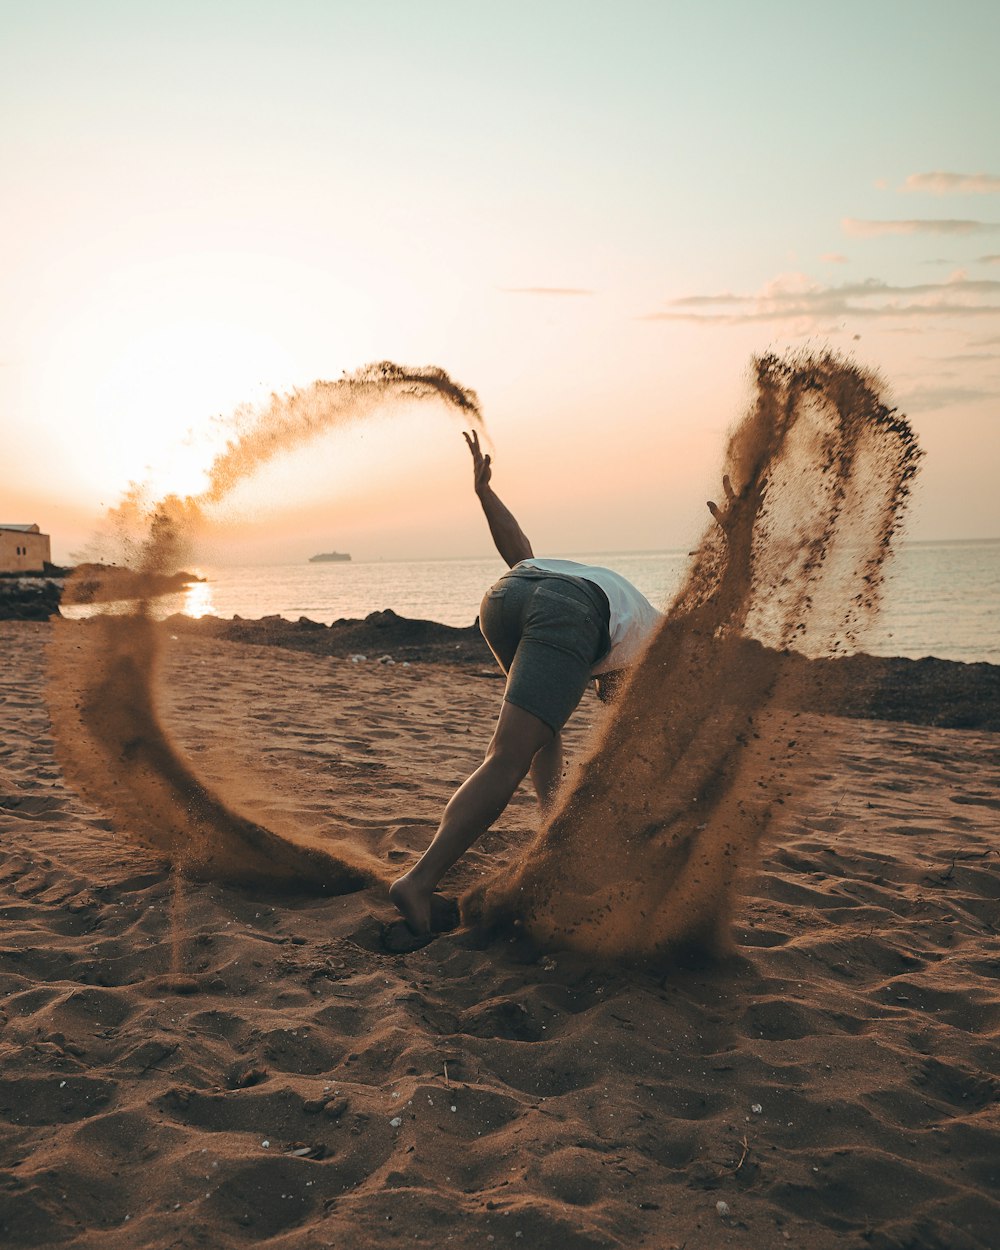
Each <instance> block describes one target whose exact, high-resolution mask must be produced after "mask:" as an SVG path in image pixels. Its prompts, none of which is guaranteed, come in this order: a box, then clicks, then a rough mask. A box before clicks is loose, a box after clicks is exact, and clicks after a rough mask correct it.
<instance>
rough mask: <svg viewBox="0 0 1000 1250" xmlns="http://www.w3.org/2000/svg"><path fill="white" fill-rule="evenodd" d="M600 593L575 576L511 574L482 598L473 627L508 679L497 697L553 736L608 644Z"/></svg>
mask: <svg viewBox="0 0 1000 1250" xmlns="http://www.w3.org/2000/svg"><path fill="white" fill-rule="evenodd" d="M610 616H611V611H610V608H609V607H608V601H607V598H606V596H605V594H604V592H603V591H602V590H601V589H600V588H599V587H598V586H595V585H594V584H593V582H588V581H586V580H585V579H584V578H582V577H571V576H568V575H566V574H562V573H548V572H545V571H544V570H541V569H531V568H527V569H512V570H511V571H510V572H509V573H505V574H504V576H503V577H501V578H500V580H499V581H498V582H497V584H496V585H495V586H493V587H492V588H491V589H490V590H488V591H487V592H486V594H485V595H484V596H483V602H482V604H481V605H480V608H479V628H480V629H481V630H482V632H483V637H484V638H485V639H486V641H487V642H488V643H489V647H490V650H491V651H492V652H493V654H494V655H495V656H496V659H497V663H498V664H499V665H500V667H501V668H502V669H503V671H504V672H505V673H506V674H507V688H506V690H505V691H504V698H505V699H506V700H507V702H508V703H513V704H514V705H515V707H519V708H523V709H524V710H525V711H526V712H530V713H531V714H532V715H533V716H537V717H538V719H539V720H542V721H544V722H545V723H546V725H548V726H550V728H551V729H553V730H554V731H555V732H556V733H558V732H559V730H560V729H562V727H563V725H565V724H566V722H567V721H568V720H569V718H570V716H571V715H572V713H573V710H574V708H575V707H576V705H577V704H578V703H579V702H580V699H581V698H582V697H583V692H584V691H585V690H586V688H587V682H588V681H589V680H590V670H591V668H592V667H593V666H594V664H596V663H597V661H598V660H599V659H600V657H601V656H602V655H604V654H605V653H606V652H607V650H608V648H609V647H610V645H611V639H610V636H609V634H608V626H609V622H610Z"/></svg>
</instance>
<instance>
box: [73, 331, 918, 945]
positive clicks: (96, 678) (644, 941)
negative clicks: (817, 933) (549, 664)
mask: <svg viewBox="0 0 1000 1250" xmlns="http://www.w3.org/2000/svg"><path fill="white" fill-rule="evenodd" d="M753 368H754V384H755V393H754V396H753V398H752V401H751V404H750V407H749V410H748V412H747V414H746V416H745V417H744V418H743V420H742V421H740V422H739V423H738V425H737V426H736V427H735V429H734V430H733V432H732V434H731V436H730V439H729V444H728V447H727V451H726V458H725V472H726V474H727V475H728V477H729V478H730V479H731V482H732V486H733V494H734V498H733V499H732V501H731V502H729V503H728V505H727V506H726V508H725V512H724V516H723V521H722V524H717V523H716V522H715V521H712V522H711V523H710V525H709V526H708V527H707V529H706V532H705V534H704V536H703V538H702V539H701V541H700V543H699V545H698V547H697V549H696V551H695V552H694V553H693V556H692V560H691V563H690V566H689V569H688V572H687V575H686V579H685V581H684V584H683V585H682V588H681V590H680V592H679V593H678V595H677V596H676V599H675V601H674V602H673V604H672V605H671V606H670V607H669V609H668V610H667V611H666V614H665V617H664V621H663V623H662V626H661V628H660V629H659V631H658V632H657V634H656V636H655V637H654V638H653V639H652V641H651V643H650V645H649V646H648V648H647V650H646V653H645V655H644V657H643V659H642V660H641V662H640V663H639V664H638V665H637V666H636V667H635V668H634V670H633V672H632V674H631V677H630V679H629V681H628V682H627V684H626V685H625V687H624V689H623V691H622V693H621V694H620V695H619V697H618V699H617V701H616V704H615V706H614V709H613V711H612V713H611V714H610V715H609V716H608V717H607V718H606V719H605V721H604V723H603V725H602V726H601V727H600V729H599V730H598V733H597V736H596V737H595V738H594V739H593V740H592V741H591V742H590V743H589V745H588V746H587V748H586V749H585V751H584V752H583V754H582V757H581V759H580V761H579V763H578V764H577V765H576V767H575V770H574V772H573V775H572V776H571V777H570V779H569V780H568V782H567V784H566V785H565V786H564V789H563V793H562V795H561V797H560V800H559V803H558V806H557V808H556V810H555V811H554V813H553V814H552V815H551V816H550V818H549V819H548V821H547V823H546V824H545V826H544V827H543V828H542V829H541V831H540V832H539V835H538V837H537V839H536V842H535V844H534V846H533V847H532V848H531V850H530V852H529V853H528V854H527V855H526V856H525V859H524V863H523V866H522V867H521V869H520V870H519V871H518V872H516V873H513V874H511V872H510V871H509V870H504V872H503V873H502V874H499V873H498V874H497V876H495V877H494V878H491V879H488V880H487V881H486V882H485V883H484V884H482V885H480V886H479V887H477V889H476V890H475V891H473V892H472V893H470V894H469V895H467V896H466V897H465V898H464V899H463V900H462V909H463V916H464V918H465V919H466V921H468V922H470V923H473V924H477V925H480V926H483V927H486V928H489V929H511V928H515V929H517V930H519V931H521V932H523V933H526V934H527V935H529V936H530V937H531V938H532V939H533V940H534V941H535V942H537V943H538V944H539V945H543V946H554V947H567V946H569V947H575V948H578V949H580V950H584V951H587V952H590V953H592V954H595V955H601V956H608V957H612V958H624V959H633V960H640V961H646V960H658V959H661V958H662V957H663V956H664V955H666V954H667V953H669V952H671V951H674V950H676V949H677V948H679V947H683V946H696V947H698V948H699V949H701V950H704V951H708V952H710V953H712V954H724V953H726V952H727V951H729V950H730V949H731V948H732V937H731V918H732V911H733V905H734V900H735V898H736V892H737V888H738V882H739V878H740V874H741V873H742V872H744V871H745V870H746V869H747V867H748V866H749V865H750V864H752V862H753V859H754V853H755V850H756V848H757V846H758V844H759V842H760V839H761V838H762V837H763V836H764V835H765V834H766V833H767V831H768V828H769V827H770V825H771V822H772V820H773V818H774V815H775V813H776V811H777V810H779V809H780V808H781V807H782V806H783V805H784V804H785V803H786V801H788V800H789V797H790V796H792V795H793V794H794V793H795V790H796V786H797V785H799V784H801V779H802V776H803V773H804V770H805V766H806V763H807V761H808V760H809V759H810V758H814V755H813V752H814V751H815V750H816V749H818V748H817V746H816V744H814V743H811V742H810V734H811V731H810V728H809V725H808V718H807V717H803V716H802V712H801V709H802V708H804V707H807V706H808V702H809V690H808V688H807V685H808V682H809V680H810V677H809V668H808V666H804V665H802V664H801V663H799V664H790V663H787V662H786V655H787V654H788V653H789V652H798V653H804V654H805V655H807V656H814V657H821V656H822V657H829V656H837V655H838V654H847V653H850V652H851V651H852V650H853V649H855V647H856V646H857V644H858V643H859V641H860V640H861V638H862V637H863V633H864V630H865V628H866V626H867V625H868V624H869V623H870V621H871V619H872V617H873V615H874V613H875V612H876V611H877V607H878V602H879V590H880V586H881V582H882V578H883V572H884V567H885V562H886V560H887V559H888V558H889V556H890V554H891V549H892V541H893V538H894V537H895V536H896V534H897V532H898V530H899V526H900V524H901V520H902V516H903V512H904V509H905V505H906V502H907V497H908V494H909V490H910V485H911V482H912V479H913V477H914V475H915V473H916V470H917V466H918V463H919V459H920V455H921V453H920V451H919V448H918V447H917V445H916V441H915V439H914V436H913V433H912V431H911V429H910V427H909V425H908V424H907V422H906V420H905V418H903V417H902V416H901V415H899V414H898V413H897V412H895V410H893V409H892V408H890V407H889V406H888V405H887V404H886V403H885V401H884V399H883V398H882V392H883V389H884V388H883V385H882V383H881V381H880V379H879V378H878V377H877V376H876V375H874V374H873V373H872V372H870V371H868V370H865V369H862V368H860V367H859V366H857V365H856V364H854V363H852V362H850V361H847V360H844V359H842V358H840V357H837V356H835V355H833V354H830V353H820V354H814V355H808V354H804V353H803V354H798V355H791V356H786V357H780V358H779V357H777V356H774V355H767V356H762V357H760V358H757V359H755V361H754V365H753ZM397 398H407V399H431V400H436V401H438V402H443V404H444V405H445V406H446V408H448V409H451V410H453V411H457V412H458V413H459V414H460V415H461V416H462V417H463V419H464V420H465V421H466V422H468V423H469V424H472V425H474V426H478V427H479V428H481V427H482V418H481V414H480V411H479V407H478V403H477V400H476V397H475V395H474V394H473V393H472V392H469V391H466V390H464V389H463V388H462V387H460V386H458V385H457V384H456V383H454V382H453V381H452V380H451V379H450V378H448V376H447V374H445V373H444V372H443V371H442V370H440V369H416V370H414V369H404V368H401V367H400V366H397V365H393V364H389V363H382V364H378V365H371V366H367V367H366V368H365V369H362V370H359V371H358V372H357V373H355V374H352V375H349V376H347V377H345V378H343V379H341V380H340V381H339V382H333V383H329V382H317V383H314V384H313V385H312V386H311V387H309V388H307V389H305V390H303V391H297V392H295V393H293V394H292V395H290V396H285V397H275V398H273V399H272V401H271V404H270V405H269V406H268V407H267V408H266V409H264V410H263V411H261V412H259V413H257V414H255V416H254V419H253V421H252V422H251V423H250V424H249V427H248V428H247V430H246V432H245V433H244V434H243V435H241V436H240V437H238V438H236V439H234V440H233V442H231V443H230V445H229V446H228V447H227V448H226V449H225V451H224V452H223V453H222V454H221V455H220V456H218V457H217V458H216V460H215V462H214V463H213V465H212V468H211V471H210V476H209V485H208V487H207V489H206V490H205V491H204V492H203V493H202V494H201V495H199V496H196V497H191V498H186V499H178V498H175V497H171V498H168V499H165V500H162V501H161V502H160V503H159V504H157V505H155V506H154V507H152V508H151V509H144V507H143V505H142V503H141V500H140V499H139V497H138V496H137V495H135V494H133V495H130V496H128V497H126V499H125V500H124V501H123V502H122V504H121V505H120V507H119V508H118V509H117V510H116V513H115V515H114V517H113V518H112V519H113V520H114V522H115V524H116V525H117V526H118V528H119V530H120V532H121V534H122V535H123V538H122V544H123V547H127V550H128V563H129V564H130V565H131V567H132V568H134V569H136V570H137V571H138V572H139V573H140V574H141V573H144V572H145V573H162V572H171V571H173V570H176V569H177V568H179V567H180V566H181V563H182V561H183V559H184V556H185V552H186V550H187V544H188V542H189V541H190V540H191V538H192V537H193V536H196V535H197V533H198V532H199V529H200V527H201V526H202V525H203V524H204V510H205V509H206V508H208V507H210V505H212V504H214V503H217V502H219V501H221V500H223V499H224V498H225V496H226V495H227V493H228V492H229V491H230V490H232V489H233V488H234V487H235V486H236V485H237V484H238V483H239V482H241V481H243V480H245V479H246V478H249V477H251V476H252V475H253V474H254V473H255V472H256V471H257V470H258V469H259V468H260V467H261V466H262V465H263V464H265V463H266V462H267V461H269V460H270V459H272V458H273V457H275V456H278V455H281V454H283V453H285V452H287V451H289V450H291V449H292V448H293V447H295V446H298V445H301V444H302V443H304V442H306V441H308V440H309V439H311V438H313V437H314V436H316V435H317V434H319V433H321V432H322V431H325V430H327V429H330V428H332V427H337V426H341V425H346V424H349V423H352V422H356V421H359V420H363V419H365V418H366V417H368V416H369V415H372V414H374V413H375V412H376V411H378V410H380V409H382V408H383V407H384V406H385V405H386V404H387V403H388V402H391V401H392V400H394V399H397ZM137 517H138V518H139V519H140V521H141V524H140V525H139V526H138V531H137V527H136V519H137ZM137 532H138V534H139V537H138V538H135V537H133V535H135V534H136V533H137ZM126 536H127V537H126ZM157 654H158V632H157V627H156V625H155V623H154V622H153V620H152V619H151V616H150V613H149V610H148V603H147V602H146V601H145V600H142V599H139V600H137V601H136V602H135V603H134V604H133V605H132V608H131V610H130V611H129V612H128V613H127V614H121V613H108V614H103V615H100V616H98V617H95V618H92V619H91V620H90V621H88V622H86V623H85V624H84V625H83V626H81V625H80V624H79V623H77V622H72V623H71V622H64V623H59V624H58V627H57V630H56V634H55V639H54V644H53V648H52V664H51V681H50V701H51V705H52V718H53V725H54V729H55V733H56V737H57V741H58V743H59V747H60V754H61V756H62V759H63V761H64V766H65V767H66V769H67V773H68V775H69V776H70V778H71V779H72V780H73V781H74V782H75V783H76V785H77V786H78V788H79V789H80V790H81V792H82V793H84V794H85V795H86V796H87V797H88V798H90V799H92V801H94V802H95V803H97V804H98V805H100V806H101V807H102V808H103V809H104V810H105V811H107V812H108V813H109V814H110V815H111V816H112V818H113V819H114V820H115V822H116V823H117V824H118V825H119V826H120V827H122V828H124V829H128V830H129V831H131V832H132V833H133V834H134V835H135V836H136V837H138V838H139V839H141V840H143V841H145V842H146V843H147V844H149V845H151V846H153V847H154V848H155V849H156V850H158V851H159V852H160V853H162V854H163V855H164V856H165V857H166V858H167V859H169V860H170V862H171V863H172V864H173V865H174V866H175V867H176V868H178V869H179V870H180V871H181V872H183V873H184V874H186V875H187V876H194V877H202V878H212V879H218V880H225V881H238V882H251V883H253V882H259V883H262V884H267V885H269V886H272V887H273V886H276V885H279V886H280V885H285V886H293V887H298V888H302V889H307V890H315V891H320V892H322V891H328V892H331V893H340V892H345V891H349V890H355V889H360V888H363V887H365V886H367V885H371V884H375V883H377V882H379V881H384V880H385V868H384V866H383V865H382V864H381V863H380V861H378V860H376V859H375V858H374V857H373V856H371V855H369V854H368V853H366V852H365V851H363V850H362V849H361V848H358V847H357V846H356V845H352V844H351V843H350V842H349V840H348V839H347V837H346V836H345V837H344V838H340V839H322V840H320V839H317V838H306V836H305V835H299V834H294V835H293V836H281V835H280V834H278V833H276V832H274V831H272V830H268V829H265V828H263V827H262V826H260V825H258V824H256V823H255V822H253V821H250V820H247V819H246V818H244V817H242V816H240V815H239V814H238V813H237V812H234V811H233V810H231V809H230V808H229V807H227V806H226V805H225V804H224V803H223V802H222V801H221V800H220V799H219V798H218V797H217V796H215V795H214V794H212V793H211V792H210V791H209V790H208V789H207V788H206V787H205V786H204V785H203V784H202V783H201V781H200V780H199V779H198V777H197V776H196V775H195V773H194V772H193V770H192V768H191V767H190V765H189V764H188V763H187V761H186V760H184V759H183V757H182V756H181V754H180V752H179V751H178V749H177V748H176V746H175V745H174V744H173V743H172V742H171V741H170V739H169V737H168V735H167V734H166V732H165V730H164V728H163V726H162V724H161V722H160V719H159V716H158V713H157V709H156V706H155V698H154V674H155V669H156V660H157Z"/></svg>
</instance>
